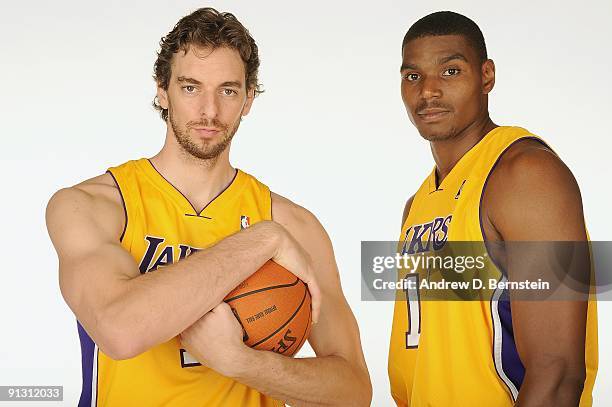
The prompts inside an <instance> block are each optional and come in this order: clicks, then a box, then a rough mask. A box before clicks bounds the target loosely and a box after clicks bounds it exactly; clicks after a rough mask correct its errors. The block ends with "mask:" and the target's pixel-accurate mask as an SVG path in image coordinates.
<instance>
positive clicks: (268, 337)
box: [251, 287, 308, 347]
mask: <svg viewBox="0 0 612 407" xmlns="http://www.w3.org/2000/svg"><path fill="white" fill-rule="evenodd" d="M306 295H308V289H307V288H306V287H304V297H303V298H302V302H300V305H299V307H297V309H296V310H295V312H294V313H293V315H291V317H290V318H289V319H288V320H287V321H286V322H285V323H284V324H282V325H281V326H279V327H278V329H276V331H274V332H272V333H271V334H270V335H268V336H267V337H265V338H263V339H262V340H260V341H259V342H257V343H254V344H253V345H251V347H255V346H257V345H259V344H261V343H264V342H265V341H267V340H268V339H270V338H271V337H273V336H274V335H276V334H277V333H279V332H280V331H281V330H282V329H283V328H284V327H286V326H287V324H288V323H289V322H291V321H293V318H295V316H296V315H297V313H298V312H299V311H300V310H301V309H302V305H304V301H306Z"/></svg>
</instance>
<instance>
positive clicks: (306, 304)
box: [224, 260, 312, 356]
mask: <svg viewBox="0 0 612 407" xmlns="http://www.w3.org/2000/svg"><path fill="white" fill-rule="evenodd" d="M224 301H225V302H226V303H228V304H229V306H230V307H231V308H232V312H233V313H234V315H235V316H236V318H237V319H238V321H239V322H240V325H242V329H243V331H244V338H243V339H244V342H245V343H246V344H247V345H248V346H250V347H252V348H254V349H259V350H269V351H273V352H276V353H280V354H283V355H286V356H293V355H295V354H296V353H297V351H298V350H299V349H300V348H301V347H302V345H303V344H304V342H305V341H306V339H308V335H309V334H310V326H311V318H312V310H311V307H310V292H309V291H308V287H307V286H306V284H305V283H304V282H303V281H302V280H300V279H299V278H297V277H296V276H295V275H293V274H292V273H291V272H290V271H289V270H287V269H286V268H284V267H282V266H280V265H279V264H277V263H275V262H273V261H272V260H269V261H268V262H266V263H265V264H264V265H263V266H262V267H261V268H260V269H259V270H257V271H256V272H255V273H253V275H251V276H250V277H249V278H247V279H246V280H244V281H243V282H242V283H241V284H240V285H239V286H238V287H236V288H235V289H233V290H232V291H231V292H230V293H229V294H228V295H227V296H226V297H225V299H224Z"/></svg>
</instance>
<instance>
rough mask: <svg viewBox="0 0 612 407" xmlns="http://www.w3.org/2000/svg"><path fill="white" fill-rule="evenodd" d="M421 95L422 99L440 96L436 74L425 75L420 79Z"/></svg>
mask: <svg viewBox="0 0 612 407" xmlns="http://www.w3.org/2000/svg"><path fill="white" fill-rule="evenodd" d="M421 96H422V97H423V99H432V98H440V97H441V96H442V89H441V87H440V80H439V78H437V77H436V76H425V77H424V78H423V79H422V81H421Z"/></svg>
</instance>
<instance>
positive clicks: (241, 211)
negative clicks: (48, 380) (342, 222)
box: [78, 158, 283, 407]
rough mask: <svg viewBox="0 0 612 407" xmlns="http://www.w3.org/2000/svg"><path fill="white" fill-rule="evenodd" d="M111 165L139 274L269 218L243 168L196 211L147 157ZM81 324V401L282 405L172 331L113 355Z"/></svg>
mask: <svg viewBox="0 0 612 407" xmlns="http://www.w3.org/2000/svg"><path fill="white" fill-rule="evenodd" d="M108 172H110V174H111V175H112V176H113V178H114V180H115V182H116V183H117V186H118V187H119V190H120V193H121V195H122V198H123V202H124V204H125V213H126V227H125V230H124V231H123V234H122V236H121V245H122V247H123V248H124V249H125V250H127V251H129V252H130V253H131V254H132V256H133V257H134V260H135V261H136V263H137V264H138V267H139V268H140V272H141V273H151V272H155V273H163V272H164V266H167V265H171V264H173V263H176V262H178V261H180V260H181V259H184V258H185V257H187V256H189V255H190V254H192V253H194V252H196V251H198V250H201V249H203V248H206V247H208V246H211V245H213V244H214V243H215V242H217V241H219V240H221V239H223V238H224V237H226V236H228V235H230V234H232V233H234V232H236V231H238V230H240V229H243V228H245V227H248V226H249V225H250V224H255V223H257V222H259V221H261V220H269V219H271V218H272V214H271V197H270V190H269V189H268V187H267V186H265V185H263V184H261V183H260V182H259V181H257V180H256V179H255V178H254V177H252V176H250V175H248V174H246V173H244V172H242V171H240V170H236V175H235V177H234V179H233V180H232V182H231V183H230V185H229V186H228V187H227V188H226V189H225V190H224V191H222V192H221V193H220V194H219V195H218V196H217V197H216V198H215V199H213V200H212V201H211V202H210V203H209V204H208V205H207V206H206V207H205V208H204V209H202V210H201V211H200V212H197V211H196V210H195V209H194V208H193V206H192V205H191V204H190V202H189V201H188V200H187V198H186V197H185V196H183V195H182V194H181V192H180V191H178V190H177V189H176V188H174V187H173V186H172V185H171V184H170V183H169V182H168V181H167V180H166V179H165V178H164V177H163V176H162V175H161V174H160V173H159V172H158V171H157V170H156V169H155V168H154V166H153V164H152V163H151V162H150V161H149V160H148V159H144V158H143V159H140V160H135V161H128V162H127V163H125V164H122V165H120V166H118V167H114V168H110V169H109V170H108ZM202 295H206V293H205V292H203V293H202ZM185 300H186V301H188V300H189V299H188V298H186V299H185ZM78 329H79V336H80V340H81V347H82V362H83V391H82V394H81V399H80V403H79V406H121V407H123V406H161V405H164V406H189V407H193V406H232V407H234V406H253V407H255V406H282V405H283V404H282V403H280V402H279V401H276V400H273V399H270V398H268V397H266V396H264V395H262V394H261V393H259V392H258V391H256V390H254V389H252V388H249V387H247V386H245V385H243V384H241V383H238V382H236V381H234V380H232V379H230V378H227V377H224V376H222V375H220V374H219V373H217V372H215V371H214V370H212V369H209V368H206V367H204V366H202V365H200V364H199V363H198V362H197V361H196V360H195V359H194V358H193V357H191V356H190V355H189V353H187V352H185V351H184V350H183V349H181V347H180V345H179V340H178V338H176V337H175V338H173V339H171V340H170V341H168V342H166V343H162V344H160V345H157V346H155V347H153V348H152V349H149V350H148V351H146V352H144V353H142V354H140V355H138V356H136V357H134V358H131V359H127V360H120V361H116V360H113V359H111V358H109V357H108V356H107V355H105V354H104V353H103V352H102V351H100V349H98V347H97V346H96V344H95V343H94V342H93V341H92V340H91V338H90V337H89V335H88V334H87V332H85V330H84V329H83V327H82V326H81V325H80V324H78Z"/></svg>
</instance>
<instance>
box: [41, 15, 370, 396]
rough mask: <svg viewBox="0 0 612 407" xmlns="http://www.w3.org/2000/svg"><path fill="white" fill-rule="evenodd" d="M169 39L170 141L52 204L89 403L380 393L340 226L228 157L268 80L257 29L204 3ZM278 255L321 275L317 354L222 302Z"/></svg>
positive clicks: (162, 61)
mask: <svg viewBox="0 0 612 407" xmlns="http://www.w3.org/2000/svg"><path fill="white" fill-rule="evenodd" d="M160 46H161V50H160V52H159V53H158V58H157V61H156V62H155V75H154V77H155V80H156V83H157V97H156V99H155V101H154V106H155V107H156V108H157V109H158V110H159V111H160V113H161V117H162V118H163V119H164V121H165V122H166V124H167V131H166V139H165V143H164V145H163V147H162V149H161V150H160V152H159V153H158V154H156V155H155V156H153V157H151V158H142V159H139V160H132V161H128V162H126V163H124V164H122V165H119V166H116V167H112V168H110V169H109V170H108V172H106V173H105V174H102V175H100V176H97V177H94V178H91V179H88V180H86V181H83V182H81V183H80V184H77V185H75V186H73V187H70V188H65V189H62V190H60V191H58V192H57V193H55V194H54V196H53V197H52V198H51V200H50V202H49V204H48V207H47V226H48V230H49V234H50V236H51V239H52V241H53V244H54V246H55V248H56V250H57V253H58V257H59V268H60V270H59V273H60V287H61V291H62V294H63V296H64V298H65V300H66V302H67V304H68V305H69V306H70V308H71V309H72V311H73V312H74V314H75V315H76V317H77V320H78V332H79V336H80V340H81V348H82V362H83V367H82V368H83V390H82V394H81V399H80V402H79V405H80V406H85V405H88V406H96V405H109V406H155V405H162V404H163V405H167V406H196V405H197V406H279V405H283V403H284V402H287V403H290V404H295V405H298V404H299V405H303V404H308V405H319V404H321V405H338V406H339V405H342V406H344V405H368V404H369V402H370V399H371V385H370V380H369V376H368V372H367V369H366V365H365V361H364V357H363V353H362V349H361V344H360V339H359V332H358V328H357V324H356V321H355V318H354V317H353V315H352V313H351V310H350V308H349V306H348V304H347V302H346V300H345V298H344V296H343V294H342V290H341V287H340V282H339V275H338V270H337V267H336V264H335V260H334V255H333V250H332V246H331V243H330V240H329V237H328V236H327V234H326V232H325V230H324V229H323V227H322V226H321V224H320V223H319V222H318V221H317V219H316V218H315V217H314V215H312V214H311V213H310V212H308V211H307V210H306V209H304V208H302V207H300V206H298V205H296V204H294V203H293V202H291V201H289V200H288V199H285V198H283V197H282V196H280V195H277V194H275V193H271V192H270V190H269V189H268V187H266V186H265V185H264V184H262V183H260V182H259V181H258V180H257V179H255V178H254V177H253V176H251V175H249V174H247V173H245V172H243V171H241V170H239V169H236V168H234V167H233V166H232V165H231V164H230V161H229V153H230V146H231V142H232V138H233V136H234V135H235V133H236V132H237V130H238V127H239V125H240V120H241V117H242V116H245V115H247V114H248V113H249V110H250V108H251V105H252V103H253V101H254V99H255V96H256V95H257V93H258V91H259V85H258V83H257V73H258V67H259V57H258V49H257V45H256V44H255V41H254V40H253V38H252V37H251V36H250V34H249V33H248V31H247V30H246V29H245V28H244V26H243V25H242V24H241V23H240V22H239V21H238V20H237V19H236V17H234V16H233V15H232V14H230V13H219V12H217V11H216V10H214V9H212V8H202V9H199V10H197V11H195V12H193V13H192V14H190V15H188V16H186V17H184V18H182V19H181V20H180V21H179V22H178V23H177V24H176V26H175V27H174V29H173V30H172V31H171V32H170V33H169V34H168V35H167V36H165V37H164V38H162V40H161V43H160ZM269 259H273V260H274V261H276V262H277V263H279V264H281V265H283V266H285V267H286V268H287V269H289V270H291V271H292V272H293V273H294V274H295V275H297V276H298V277H299V278H301V279H302V280H303V281H304V282H305V283H306V284H307V285H308V287H309V289H310V292H311V294H312V301H313V306H312V312H313V320H314V321H316V323H315V324H314V326H313V328H312V332H311V335H310V338H309V342H310V344H311V345H312V348H313V349H314V351H315V352H316V355H317V357H315V358H302V359H297V358H296V359H294V358H289V357H286V356H282V355H279V354H277V353H274V352H268V351H258V350H253V349H251V348H249V347H247V346H246V345H245V344H244V343H243V340H242V328H241V326H240V324H239V323H238V321H237V320H236V318H235V317H234V315H233V314H232V312H231V310H230V308H229V306H228V305H227V304H225V303H224V302H223V301H222V299H223V298H224V296H225V295H226V294H227V293H228V292H229V291H230V290H232V289H233V288H234V287H236V286H237V285H238V284H239V283H241V282H242V281H243V280H245V279H246V278H247V277H248V276H249V275H251V274H252V273H253V272H255V271H256V270H257V269H258V268H260V267H261V266H262V265H263V264H264V263H265V262H266V261H268V260H269ZM339 333H341V334H339ZM187 358H192V359H190V360H193V359H195V360H196V361H197V363H191V362H190V363H186V361H188V360H187Z"/></svg>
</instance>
